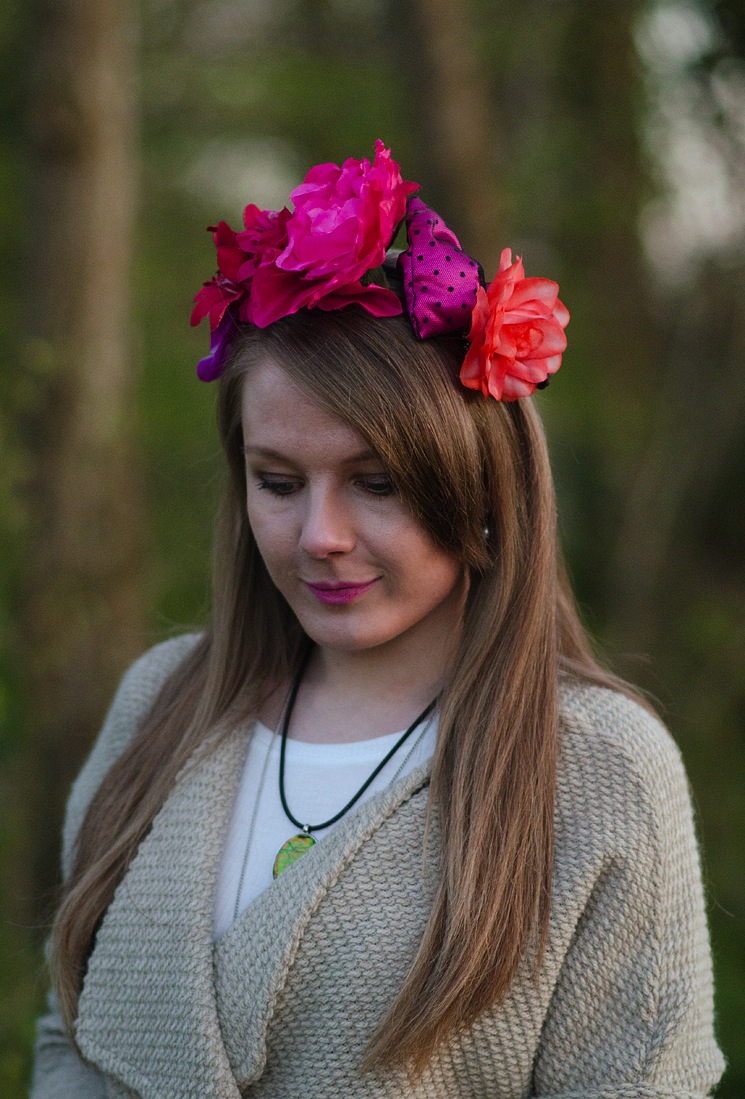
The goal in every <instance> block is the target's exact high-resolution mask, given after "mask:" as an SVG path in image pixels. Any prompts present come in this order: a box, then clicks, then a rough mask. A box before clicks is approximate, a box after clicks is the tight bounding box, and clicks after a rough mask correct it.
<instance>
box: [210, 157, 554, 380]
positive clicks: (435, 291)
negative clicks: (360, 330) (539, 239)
mask: <svg viewBox="0 0 745 1099" xmlns="http://www.w3.org/2000/svg"><path fill="white" fill-rule="evenodd" d="M418 189H419V185H418V184H417V183H411V182H407V181H406V180H403V179H402V178H401V172H400V170H399V166H398V164H397V163H396V161H395V160H392V159H391V153H390V149H386V148H385V147H384V145H383V142H382V141H377V142H376V143H375V156H374V159H373V162H372V164H371V163H370V161H369V160H367V159H363V160H354V159H349V160H345V161H344V163H343V164H342V165H341V167H339V166H338V165H337V164H319V165H317V166H316V167H315V168H311V170H310V171H309V172H308V174H307V176H306V177H305V180H304V181H303V183H301V184H300V186H299V187H296V188H295V190H294V191H293V192H292V194H291V195H290V199H291V200H292V203H293V206H294V211H293V212H290V210H288V209H287V207H284V208H283V209H282V210H259V208H258V207H257V206H253V205H249V206H247V207H246V209H245V210H244V212H243V224H244V226H245V228H244V229H243V230H242V231H241V232H238V233H236V232H234V231H233V230H232V229H231V228H230V226H229V225H227V224H226V223H225V222H224V221H221V222H220V223H219V224H218V225H217V226H213V227H211V228H210V232H212V233H214V240H215V247H216V248H217V266H218V271H217V274H216V275H215V276H214V277H213V278H212V279H210V281H209V282H206V283H205V284H204V286H203V287H202V289H201V290H200V291H199V293H198V294H197V295H196V297H195V299H194V300H195V302H196V304H195V306H194V310H193V312H192V316H191V323H192V324H198V323H199V322H200V321H201V320H203V319H204V317H206V316H209V319H210V329H211V344H210V353H209V355H208V356H207V357H206V358H204V359H202V360H201V362H200V363H199V366H198V367H197V373H198V375H199V377H200V378H201V379H202V381H205V382H210V381H214V380H215V379H216V378H219V377H220V375H221V374H222V372H223V370H224V368H225V362H226V356H227V352H228V348H229V345H230V341H231V339H232V337H233V335H234V334H235V332H236V331H237V330H238V327H239V325H241V324H255V325H257V326H258V327H259V328H266V327H267V325H270V324H273V323H274V321H277V320H279V319H280V318H281V317H287V316H289V315H290V314H291V313H297V311H298V310H299V309H303V308H308V309H315V308H317V309H323V310H326V311H332V310H336V309H344V308H346V307H347V306H349V305H359V306H361V307H362V308H363V309H365V310H366V311H367V312H368V313H371V314H372V315H373V316H375V317H393V316H397V315H398V314H400V313H402V312H403V309H404V304H405V306H406V311H407V313H408V315H409V318H410V320H411V323H412V327H413V329H414V334H415V335H416V337H417V338H418V339H421V340H423V339H428V338H429V337H431V336H437V335H443V334H445V333H457V332H462V333H463V334H464V335H466V338H467V340H468V343H469V347H468V351H467V352H466V356H465V359H464V361H463V365H462V367H461V370H460V380H461V382H462V383H463V385H464V386H467V387H468V388H469V389H478V390H481V392H482V393H483V395H484V396H485V397H488V396H491V397H494V398H496V400H498V401H499V400H503V401H514V400H517V399H518V398H519V397H529V396H530V395H531V394H532V393H534V392H535V390H536V389H541V388H543V387H544V386H546V385H548V382H549V379H550V376H551V375H552V374H555V373H556V371H557V370H558V369H559V366H560V365H561V356H562V352H563V351H564V349H565V347H566V336H565V334H564V329H565V328H566V326H567V323H568V322H569V313H568V311H567V309H566V307H565V306H564V305H563V304H562V303H561V302H560V301H559V297H558V294H559V287H558V286H557V284H556V283H555V282H551V281H550V280H549V279H542V278H526V277H525V271H524V269H523V265H522V261H521V260H520V259H519V258H518V259H516V260H515V261H514V262H513V260H512V252H511V251H510V249H509V248H505V250H504V251H503V252H502V256H501V260H500V264H499V271H498V273H497V275H496V277H495V279H494V281H493V282H492V283H491V285H490V286H488V287H487V286H486V285H485V279H484V276H483V272H482V270H481V267H480V266H479V265H478V264H477V263H476V261H475V260H473V259H471V258H470V256H467V255H466V254H465V252H463V251H462V250H461V247H460V242H459V241H458V238H457V237H456V235H455V233H453V232H452V230H450V229H449V228H448V227H447V226H446V225H445V223H444V222H443V221H442V219H441V218H440V217H439V216H438V215H437V214H436V213H435V211H434V210H432V209H431V208H430V207H429V206H427V205H425V203H424V202H422V200H421V199H419V198H416V197H410V196H411V195H412V192H414V191H417V190H418ZM404 218H405V219H406V235H407V241H408V247H407V249H406V251H405V252H402V253H401V255H400V256H399V257H398V267H399V270H400V272H401V276H402V279H403V287H404V303H402V302H401V300H400V298H399V297H398V295H397V294H395V293H394V292H393V291H392V290H389V289H387V288H386V287H383V286H377V285H375V284H374V283H363V281H362V279H363V276H364V275H366V274H367V273H368V272H370V271H373V270H374V269H375V268H378V267H380V266H381V265H382V264H383V261H384V260H385V256H386V251H387V249H388V248H389V247H390V245H391V243H392V241H393V239H394V237H395V235H396V232H397V230H398V228H399V225H400V224H401V222H402V221H403V220H404Z"/></svg>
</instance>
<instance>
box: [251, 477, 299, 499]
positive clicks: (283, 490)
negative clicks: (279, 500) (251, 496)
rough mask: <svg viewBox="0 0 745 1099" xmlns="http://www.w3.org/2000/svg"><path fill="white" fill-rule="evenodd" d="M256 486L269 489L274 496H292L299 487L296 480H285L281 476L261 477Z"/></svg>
mask: <svg viewBox="0 0 745 1099" xmlns="http://www.w3.org/2000/svg"><path fill="white" fill-rule="evenodd" d="M256 487H257V488H260V489H268V490H269V492H271V493H272V494H273V495H274V496H290V495H292V493H293V492H295V490H296V489H297V485H296V483H295V482H294V481H284V480H282V478H281V477H276V478H275V477H260V478H259V479H258V481H257V482H256Z"/></svg>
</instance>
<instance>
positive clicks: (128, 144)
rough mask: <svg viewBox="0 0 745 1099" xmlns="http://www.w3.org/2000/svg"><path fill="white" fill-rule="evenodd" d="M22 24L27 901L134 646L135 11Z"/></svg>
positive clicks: (44, 11) (137, 564)
mask: <svg viewBox="0 0 745 1099" xmlns="http://www.w3.org/2000/svg"><path fill="white" fill-rule="evenodd" d="M37 25H38V32H37V47H38V48H37V54H36V56H37V65H36V69H35V72H34V74H33V84H32V88H31V97H30V98H31V112H30V119H29V121H30V127H29V129H30V138H31V145H32V150H33V162H32V179H31V188H30V193H31V212H30V217H29V221H30V240H31V241H32V242H33V244H32V247H31V249H30V254H31V257H32V260H31V269H30V272H29V275H30V278H29V281H28V285H27V287H26V303H27V307H26V330H27V334H28V345H27V354H26V360H27V370H28V374H27V379H28V382H27V393H28V396H27V401H26V408H25V411H24V416H23V432H24V437H25V445H26V450H27V459H28V462H29V468H30V477H29V481H28V485H27V506H28V516H29V534H30V537H29V549H28V555H27V559H26V571H25V577H24V595H23V606H22V617H21V626H20V631H21V638H20V643H21V653H22V661H23V674H24V676H25V680H26V688H27V712H28V737H29V748H30V751H29V755H30V757H31V758H32V759H33V760H34V763H33V764H32V765H31V766H32V773H31V774H30V775H29V783H30V786H31V789H30V791H28V794H30V795H31V800H30V802H29V803H30V805H32V806H33V808H32V810H31V813H32V817H33V818H35V819H32V822H31V825H32V827H35V830H36V835H37V837H40V839H39V840H38V841H37V857H36V858H35V859H34V860H33V863H34V867H33V870H32V880H31V882H30V886H31V889H32V890H33V892H34V893H36V895H37V896H38V894H39V892H42V893H44V894H47V893H48V891H49V890H50V888H51V887H52V885H53V883H54V881H55V877H56V864H57V851H58V835H59V830H58V823H59V818H60V815H61V804H62V800H63V797H64V795H65V793H66V790H67V786H68V784H69V781H70V779H71V777H72V775H73V774H74V772H75V771H76V769H77V768H78V767H79V765H80V761H81V758H82V756H83V755H84V754H85V752H86V750H87V749H88V747H89V746H90V743H91V740H92V738H93V736H94V734H95V731H96V729H97V727H98V725H99V723H100V720H101V717H102V714H103V712H104V710H105V707H106V704H107V702H108V700H109V698H110V695H111V691H112V688H113V686H114V684H115V682H116V680H117V679H118V677H119V675H120V674H121V670H122V668H123V666H124V665H125V664H126V663H127V662H128V661H129V660H130V658H131V657H132V655H133V654H134V653H136V652H137V651H138V650H139V649H140V647H141V645H142V640H143V616H142V602H143V600H142V568H141V564H142V502H141V495H140V483H139V476H138V471H137V462H136V460H135V457H134V454H133V445H132V426H133V397H134V390H135V381H136V379H135V371H134V369H133V361H132V352H131V344H130V339H131V320H130V308H131V302H130V285H129V283H130V266H131V258H132V247H133V235H134V211H135V198H136V178H137V172H136V166H137V159H138V158H137V145H136V112H135V94H134V67H135V29H136V26H135V14H134V9H133V6H132V4H131V2H130V0H47V2H46V3H40V4H39V8H38V24H37ZM27 796H28V795H27ZM41 822H43V826H42V823H41Z"/></svg>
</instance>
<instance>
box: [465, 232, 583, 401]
mask: <svg viewBox="0 0 745 1099" xmlns="http://www.w3.org/2000/svg"><path fill="white" fill-rule="evenodd" d="M568 323H569V312H568V310H567V308H566V306H565V305H563V304H562V302H560V301H559V287H558V286H557V284H556V283H555V282H551V280H550V279H540V278H530V279H528V278H526V277H525V271H524V268H523V265H522V261H521V260H520V259H519V258H518V259H516V260H515V262H514V263H513V262H512V252H511V250H510V249H509V248H505V250H504V251H503V252H502V256H501V260H500V264H499V272H498V273H497V276H496V278H495V279H494V281H493V282H492V284H491V286H490V287H489V288H488V290H484V288H483V286H479V289H478V294H477V298H476V304H475V305H474V307H473V313H472V314H471V330H470V332H469V334H468V340H469V342H470V345H471V346H470V347H469V349H468V352H467V354H466V357H465V360H464V362H463V366H462V367H461V371H460V380H461V381H462V383H463V385H465V386H467V387H468V388H469V389H480V390H481V392H482V393H483V394H484V396H485V397H488V396H492V397H494V398H496V400H498V401H500V400H501V401H515V400H518V398H520V397H529V396H530V395H531V394H532V393H534V392H535V390H536V388H537V387H538V386H541V385H542V384H544V383H545V382H546V381H547V379H548V378H549V376H550V375H551V374H555V373H556V371H557V370H558V369H559V367H560V366H561V356H562V352H563V351H564V349H565V348H566V344H567V340H566V336H565V334H564V329H565V328H566V326H567V324H568Z"/></svg>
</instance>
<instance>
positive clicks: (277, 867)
mask: <svg viewBox="0 0 745 1099" xmlns="http://www.w3.org/2000/svg"><path fill="white" fill-rule="evenodd" d="M309 656H310V654H308V656H306V657H305V659H304V660H303V662H302V664H301V665H300V668H299V669H298V673H297V675H296V676H295V680H294V682H293V684H292V689H291V690H290V695H289V698H288V699H287V706H286V709H285V716H284V720H283V722H282V734H281V736H282V740H281V745H280V750H279V799H280V801H281V802H282V808H283V809H284V811H285V815H286V816H287V819H288V820H289V821H291V823H292V824H294V825H295V827H296V828H299V829H300V832H299V833H298V835H296V836H291V837H290V839H288V840H287V842H286V843H283V844H282V846H281V847H280V849H279V851H278V852H277V857H276V859H275V860H274V869H273V871H272V873H273V875H274V877H275V878H277V877H279V875H280V874H281V873H282V871H283V870H286V869H287V867H288V866H290V864H291V863H293V862H296V861H297V860H298V859H299V858H300V856H301V855H304V854H305V852H306V851H308V850H309V849H310V848H311V847H313V845H314V844H315V842H316V841H315V840H314V839H313V837H312V836H311V834H310V833H311V832H318V831H320V830H321V829H322V828H329V827H330V826H331V825H332V824H336V822H337V821H338V820H341V818H342V817H343V816H344V814H345V813H348V812H349V810H350V809H351V808H352V806H353V805H356V803H357V802H358V801H359V799H360V798H361V797H362V795H363V794H364V792H365V790H367V788H368V786H369V785H370V783H371V782H373V781H374V780H375V779H376V778H377V776H378V775H379V774H380V772H381V771H382V770H383V768H384V767H385V765H386V763H388V761H389V760H391V759H392V758H393V757H394V756H395V754H396V752H397V751H398V749H399V748H400V747H401V746H402V745H403V744H405V743H406V741H407V740H408V739H409V737H410V736H411V734H412V733H413V732H414V730H415V729H416V728H417V726H418V725H421V723H422V722H423V721H425V720H426V719H427V718H428V717H429V716H430V714H431V713H432V711H433V710H434V708H435V705H436V704H437V699H436V698H434V699H433V700H432V701H431V702H430V704H429V705H428V706H426V707H425V708H424V709H423V710H422V712H421V713H420V714H419V716H418V717H417V718H416V719H415V720H414V721H413V722H412V723H411V725H410V726H409V727H408V729H407V730H406V732H405V733H402V734H401V736H400V737H399V738H398V740H397V741H396V743H395V744H394V745H393V747H392V748H391V750H390V751H389V752H387V753H386V755H385V756H383V758H382V759H381V761H380V763H379V764H378V765H377V767H376V768H375V770H374V771H373V772H372V774H371V775H369V776H368V778H366V779H365V781H364V782H363V783H362V785H361V786H360V788H359V790H358V791H357V793H356V794H355V795H354V796H353V797H352V798H350V800H349V801H348V802H347V804H346V805H345V806H344V808H343V809H340V810H339V812H338V813H335V814H334V816H333V817H329V819H328V820H324V821H323V822H322V823H321V824H303V822H302V821H300V820H298V819H297V817H295V816H293V814H292V812H291V811H290V807H289V805H288V804H287V796H286V794H285V754H286V749H287V733H288V731H289V728H290V718H291V717H292V711H293V710H294V708H295V702H296V700H297V695H298V691H299V690H300V683H301V681H302V678H303V674H304V672H305V669H306V666H307V664H308V659H309ZM415 747H416V745H415Z"/></svg>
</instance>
